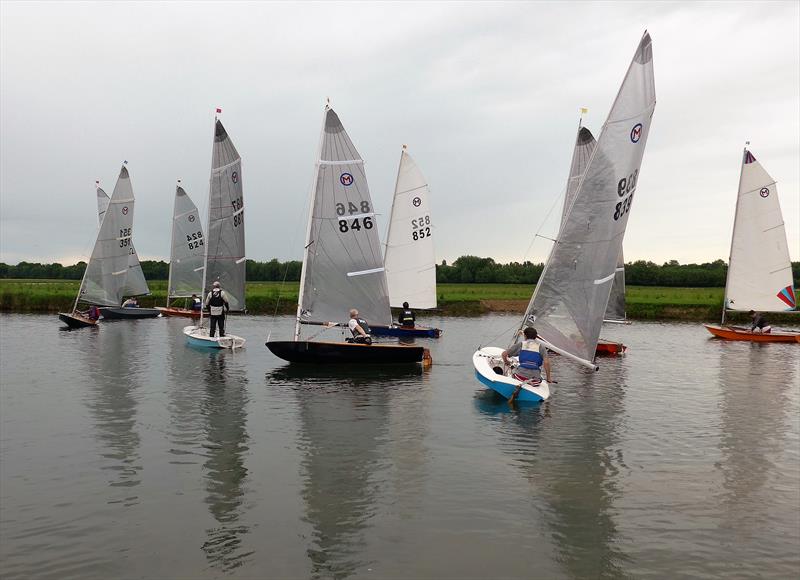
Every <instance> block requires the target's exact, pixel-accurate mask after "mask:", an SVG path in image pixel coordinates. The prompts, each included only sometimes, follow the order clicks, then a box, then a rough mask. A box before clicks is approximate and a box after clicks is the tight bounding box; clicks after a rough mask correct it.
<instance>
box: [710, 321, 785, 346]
mask: <svg viewBox="0 0 800 580" xmlns="http://www.w3.org/2000/svg"><path fill="white" fill-rule="evenodd" d="M703 326H705V327H706V330H708V331H709V332H710V333H711V334H713V335H714V336H715V337H717V338H722V339H725V340H746V341H749V342H800V332H778V331H774V330H773V331H772V332H768V333H761V332H750V330H749V329H747V328H742V327H736V326H719V325H716V324H704V325H703Z"/></svg>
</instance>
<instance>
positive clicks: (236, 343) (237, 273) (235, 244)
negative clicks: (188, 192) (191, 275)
mask: <svg viewBox="0 0 800 580" xmlns="http://www.w3.org/2000/svg"><path fill="white" fill-rule="evenodd" d="M187 219H188V217H187ZM202 247H204V248H205V259H204V263H205V268H204V269H203V271H202V272H203V280H202V288H203V295H202V298H203V299H205V297H206V296H207V295H208V292H209V291H210V290H211V285H212V284H213V283H214V282H219V283H220V285H221V286H222V289H223V290H224V291H225V294H226V295H227V297H228V303H229V304H230V309H231V311H233V312H243V311H244V310H245V273H246V270H245V268H246V265H245V248H244V194H243V191H242V158H241V156H240V155H239V152H238V151H237V150H236V147H234V145H233V141H231V138H230V137H229V136H228V133H227V132H226V131H225V127H223V126H222V122H221V121H220V120H219V119H216V120H215V124H214V147H213V152H212V159H211V179H210V187H209V193H208V225H207V226H206V237H205V244H204V245H203V246H202ZM183 333H184V334H185V335H186V339H187V341H188V342H189V344H193V345H195V346H206V347H212V348H241V347H242V346H244V343H245V339H244V338H242V337H241V336H236V335H234V334H230V333H227V332H226V335H225V336H224V337H220V336H219V335H217V336H214V337H212V336H209V329H208V328H207V327H205V326H204V325H203V316H202V311H201V315H200V323H199V324H198V325H197V326H187V327H185V328H184V329H183Z"/></svg>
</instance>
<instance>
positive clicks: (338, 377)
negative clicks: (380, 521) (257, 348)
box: [267, 365, 423, 578]
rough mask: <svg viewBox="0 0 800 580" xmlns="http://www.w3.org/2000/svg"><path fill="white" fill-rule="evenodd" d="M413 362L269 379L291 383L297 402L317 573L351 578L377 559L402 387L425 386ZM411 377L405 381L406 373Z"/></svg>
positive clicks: (309, 369) (309, 370)
mask: <svg viewBox="0 0 800 580" xmlns="http://www.w3.org/2000/svg"><path fill="white" fill-rule="evenodd" d="M422 372H423V371H422V370H421V368H419V365H415V366H411V367H408V368H400V369H392V368H391V367H388V370H387V369H386V368H380V367H377V368H357V367H352V368H350V367H333V366H329V367H324V368H321V369H318V368H316V367H313V366H310V365H309V366H306V367H305V368H301V369H299V368H297V367H295V366H285V367H283V368H280V369H276V370H274V371H272V372H270V373H268V374H267V383H268V384H280V385H281V388H286V387H287V386H288V387H289V388H292V389H293V390H294V392H295V397H296V399H297V407H298V420H299V433H298V437H299V441H298V446H299V448H300V451H301V454H302V458H301V479H302V491H301V496H302V499H303V502H304V503H305V521H306V522H307V523H308V524H310V526H311V528H312V532H311V542H310V546H309V547H308V550H307V555H308V558H309V560H310V561H311V576H312V577H313V578H320V577H324V578H330V577H333V578H344V577H347V576H351V575H353V574H355V573H357V572H358V571H359V570H364V569H365V567H367V566H369V565H370V564H371V562H370V561H368V560H367V559H366V558H368V556H367V555H366V554H367V550H366V540H367V534H368V531H369V529H370V527H371V524H370V520H371V519H372V518H373V516H374V515H375V514H376V512H377V510H378V505H379V503H380V502H379V495H380V494H382V492H383V491H385V487H386V486H387V485H388V480H389V477H390V476H391V471H392V469H391V466H392V450H391V445H392V442H391V438H392V434H391V429H392V427H391V413H392V407H393V406H394V405H393V403H394V402H395V401H396V399H397V397H399V396H402V395H401V393H402V391H403V389H408V388H412V389H413V388H420V386H419V383H420V378H419V377H420V375H421V374H422ZM406 378H407V379H408V380H404V379H406Z"/></svg>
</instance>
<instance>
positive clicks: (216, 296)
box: [205, 282, 231, 337]
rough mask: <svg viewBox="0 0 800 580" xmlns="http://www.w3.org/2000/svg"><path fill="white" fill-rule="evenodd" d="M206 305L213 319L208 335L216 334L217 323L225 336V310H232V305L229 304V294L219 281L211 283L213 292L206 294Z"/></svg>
mask: <svg viewBox="0 0 800 580" xmlns="http://www.w3.org/2000/svg"><path fill="white" fill-rule="evenodd" d="M205 306H206V308H208V314H209V318H210V319H211V329H210V330H209V332H208V336H211V337H213V336H214V335H215V334H216V332H217V325H219V335H220V337H222V336H225V312H226V311H228V310H230V309H231V307H230V305H229V304H228V296H227V295H226V294H225V291H224V290H223V289H222V288H221V287H220V285H219V282H214V283H213V284H212V285H211V292H209V293H208V296H206V300H205Z"/></svg>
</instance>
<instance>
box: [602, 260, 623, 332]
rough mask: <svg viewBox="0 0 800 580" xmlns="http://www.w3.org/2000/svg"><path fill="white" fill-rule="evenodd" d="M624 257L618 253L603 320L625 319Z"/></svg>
mask: <svg viewBox="0 0 800 580" xmlns="http://www.w3.org/2000/svg"><path fill="white" fill-rule="evenodd" d="M626 318H627V317H626V315H625V257H624V256H623V252H622V251H620V253H619V260H617V270H616V272H615V273H614V283H613V284H611V295H610V296H609V297H608V306H606V313H605V315H604V316H603V319H604V320H625V319H626Z"/></svg>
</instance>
